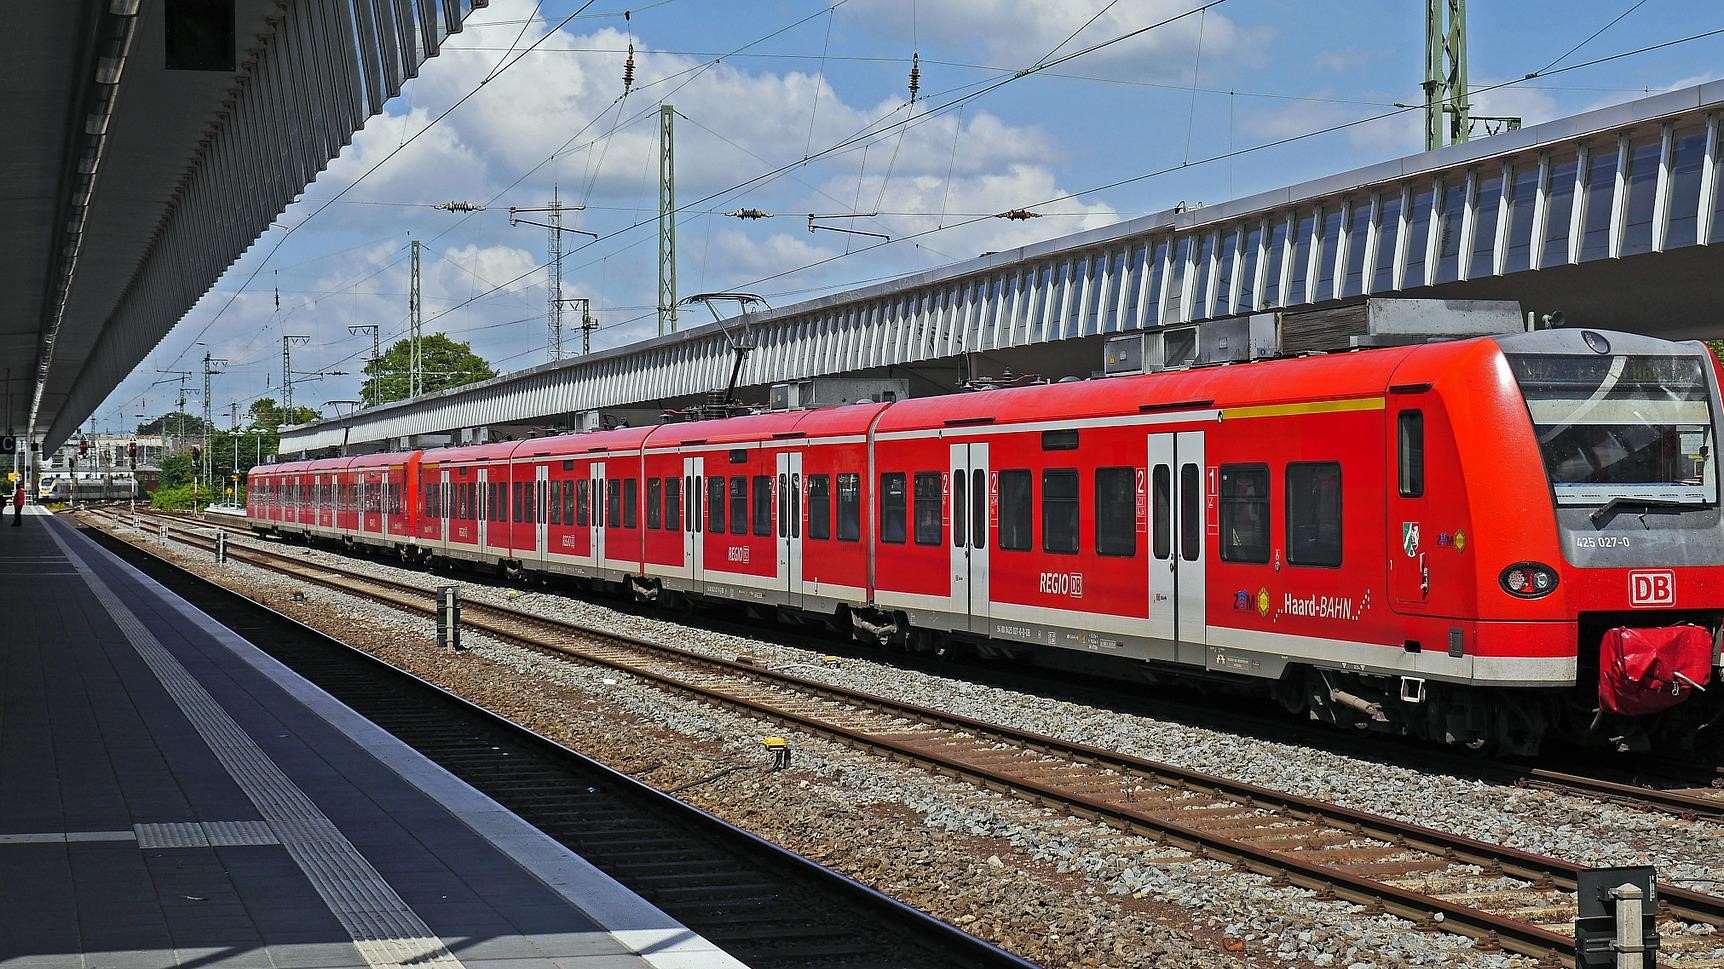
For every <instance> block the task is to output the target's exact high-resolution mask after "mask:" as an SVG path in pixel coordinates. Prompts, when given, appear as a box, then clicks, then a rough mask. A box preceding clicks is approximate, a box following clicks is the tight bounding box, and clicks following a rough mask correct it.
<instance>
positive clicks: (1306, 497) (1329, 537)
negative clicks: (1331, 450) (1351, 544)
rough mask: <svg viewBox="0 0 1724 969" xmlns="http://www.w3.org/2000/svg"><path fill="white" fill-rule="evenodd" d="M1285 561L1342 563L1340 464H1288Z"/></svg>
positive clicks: (1316, 563) (1329, 564)
mask: <svg viewBox="0 0 1724 969" xmlns="http://www.w3.org/2000/svg"><path fill="white" fill-rule="evenodd" d="M1287 561H1288V562H1289V563H1291V564H1293V565H1321V566H1327V567H1331V568H1333V567H1335V566H1338V565H1340V564H1341V466H1340V465H1339V464H1336V463H1334V462H1325V463H1320V464H1318V463H1310V464H1307V463H1300V464H1289V465H1287Z"/></svg>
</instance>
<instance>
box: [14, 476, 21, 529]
mask: <svg viewBox="0 0 1724 969" xmlns="http://www.w3.org/2000/svg"><path fill="white" fill-rule="evenodd" d="M23 523H24V482H22V481H20V482H18V483H17V484H16V485H14V486H13V487H12V527H13V528H17V527H18V526H19V525H21V524H23Z"/></svg>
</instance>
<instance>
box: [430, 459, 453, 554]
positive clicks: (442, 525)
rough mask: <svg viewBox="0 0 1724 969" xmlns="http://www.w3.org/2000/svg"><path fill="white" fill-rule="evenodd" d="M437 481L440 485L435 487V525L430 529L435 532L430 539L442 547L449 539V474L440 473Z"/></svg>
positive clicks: (445, 472) (446, 472)
mask: <svg viewBox="0 0 1724 969" xmlns="http://www.w3.org/2000/svg"><path fill="white" fill-rule="evenodd" d="M438 480H439V481H440V482H441V483H440V484H439V485H438V486H437V487H438V491H437V524H436V525H434V526H433V527H432V530H433V531H435V532H436V534H435V535H433V536H432V537H431V538H432V541H435V542H436V543H437V544H438V545H442V544H443V543H444V542H446V541H448V539H449V512H450V510H451V509H450V503H449V490H450V489H449V472H448V471H447V470H444V471H442V472H440V473H439V475H438Z"/></svg>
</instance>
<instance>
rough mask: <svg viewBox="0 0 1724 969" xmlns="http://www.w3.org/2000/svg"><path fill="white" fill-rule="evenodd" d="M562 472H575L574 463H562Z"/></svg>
mask: <svg viewBox="0 0 1724 969" xmlns="http://www.w3.org/2000/svg"><path fill="white" fill-rule="evenodd" d="M563 470H564V471H573V470H575V462H573V461H564V462H563Z"/></svg>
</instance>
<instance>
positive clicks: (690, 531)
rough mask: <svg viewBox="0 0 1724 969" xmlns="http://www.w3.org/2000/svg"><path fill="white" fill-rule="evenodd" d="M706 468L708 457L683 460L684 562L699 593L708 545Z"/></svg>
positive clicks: (692, 587) (697, 456) (703, 575)
mask: <svg viewBox="0 0 1724 969" xmlns="http://www.w3.org/2000/svg"><path fill="white" fill-rule="evenodd" d="M705 468H706V458H705V457H702V456H699V455H696V456H694V457H685V458H683V459H682V561H683V564H684V565H687V566H688V581H689V588H691V589H693V590H694V591H696V592H699V591H701V589H702V588H704V582H705V572H706V566H705V559H706V554H705V545H706V543H705V541H704V540H703V539H702V537H701V524H702V523H701V515H700V511H701V509H700V505H701V502H700V495H701V489H702V488H704V487H705V485H704V483H703V482H702V474H703V472H704V471H705ZM666 525H667V526H669V523H668V522H667V523H666Z"/></svg>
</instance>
